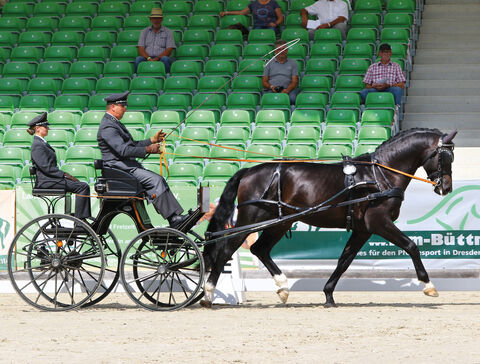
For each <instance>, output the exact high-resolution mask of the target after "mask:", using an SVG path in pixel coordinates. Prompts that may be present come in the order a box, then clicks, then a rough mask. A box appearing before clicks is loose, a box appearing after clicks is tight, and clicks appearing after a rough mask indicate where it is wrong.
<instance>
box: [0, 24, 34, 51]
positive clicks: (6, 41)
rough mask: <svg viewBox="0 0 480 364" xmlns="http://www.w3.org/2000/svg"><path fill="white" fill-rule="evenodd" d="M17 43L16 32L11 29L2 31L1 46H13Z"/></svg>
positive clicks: (0, 32) (0, 35)
mask: <svg viewBox="0 0 480 364" xmlns="http://www.w3.org/2000/svg"><path fill="white" fill-rule="evenodd" d="M0 19H1V18H0ZM22 34H23V33H22ZM42 38H43V36H42ZM16 43H17V36H16V34H14V33H12V32H10V31H0V47H8V48H13V47H14V46H15V44H16Z"/></svg>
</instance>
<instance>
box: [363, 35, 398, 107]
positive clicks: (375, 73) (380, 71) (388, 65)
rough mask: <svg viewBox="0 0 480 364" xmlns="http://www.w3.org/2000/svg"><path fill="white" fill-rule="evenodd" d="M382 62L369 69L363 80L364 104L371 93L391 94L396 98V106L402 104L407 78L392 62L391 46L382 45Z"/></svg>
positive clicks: (380, 52)
mask: <svg viewBox="0 0 480 364" xmlns="http://www.w3.org/2000/svg"><path fill="white" fill-rule="evenodd" d="M378 54H379V55H380V62H376V63H374V64H372V65H371V66H370V67H368V70H367V73H366V74H365V77H364V78H363V82H364V83H365V87H366V88H365V89H363V90H362V92H361V96H362V100H363V102H365V99H366V98H367V95H368V94H369V93H370V92H391V93H392V94H393V96H394V98H395V104H396V105H400V104H401V102H402V90H403V88H404V87H405V81H406V79H405V76H404V74H403V72H402V69H401V68H400V65H399V64H398V63H395V62H392V61H391V60H390V57H391V56H392V48H391V47H390V45H389V44H387V43H384V44H382V45H380V48H379V52H378Z"/></svg>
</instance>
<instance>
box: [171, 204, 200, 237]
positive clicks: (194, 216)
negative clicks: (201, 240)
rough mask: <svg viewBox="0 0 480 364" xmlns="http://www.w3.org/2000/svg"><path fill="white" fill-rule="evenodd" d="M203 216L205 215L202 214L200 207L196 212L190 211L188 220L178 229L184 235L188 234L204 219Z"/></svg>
mask: <svg viewBox="0 0 480 364" xmlns="http://www.w3.org/2000/svg"><path fill="white" fill-rule="evenodd" d="M203 215H204V213H203V212H201V210H200V207H198V208H197V209H196V210H195V211H192V210H189V211H188V218H187V219H186V220H185V221H184V222H183V224H181V225H180V226H178V227H177V228H176V229H177V230H179V231H181V232H183V233H187V232H188V231H190V229H192V228H193V227H194V226H195V224H196V223H197V222H198V220H200V219H201V218H202V216H203Z"/></svg>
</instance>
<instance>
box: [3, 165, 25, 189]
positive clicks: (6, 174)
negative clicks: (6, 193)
mask: <svg viewBox="0 0 480 364" xmlns="http://www.w3.org/2000/svg"><path fill="white" fill-rule="evenodd" d="M20 172H21V168H20V167H19V166H10V165H6V164H0V187H1V188H2V189H13V188H15V184H16V183H17V179H19V178H20Z"/></svg>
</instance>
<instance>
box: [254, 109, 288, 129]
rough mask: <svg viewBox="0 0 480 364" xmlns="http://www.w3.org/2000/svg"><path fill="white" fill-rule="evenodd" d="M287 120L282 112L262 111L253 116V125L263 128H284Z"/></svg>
mask: <svg viewBox="0 0 480 364" xmlns="http://www.w3.org/2000/svg"><path fill="white" fill-rule="evenodd" d="M287 121H288V119H286V118H285V113H284V112H283V110H266V109H262V110H260V111H258V112H257V115H256V116H255V125H263V126H275V125H278V126H281V127H285V124H286V122H287Z"/></svg>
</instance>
